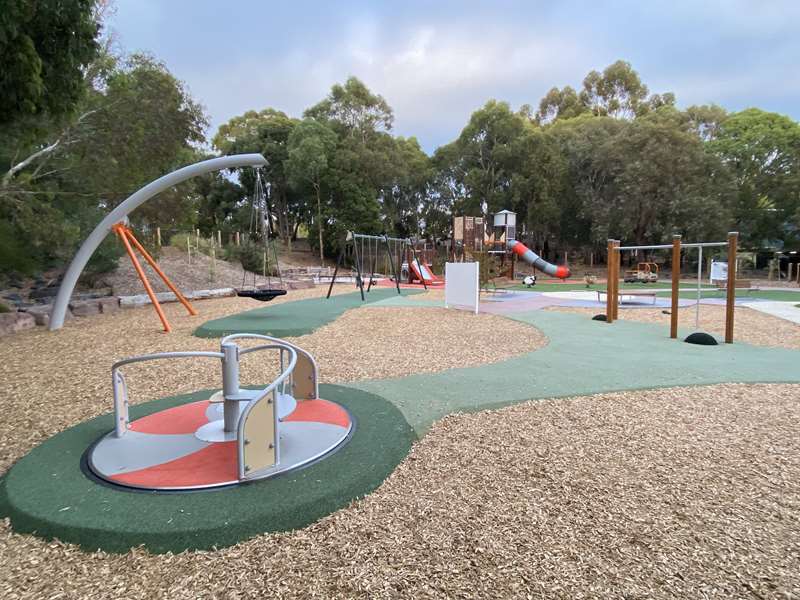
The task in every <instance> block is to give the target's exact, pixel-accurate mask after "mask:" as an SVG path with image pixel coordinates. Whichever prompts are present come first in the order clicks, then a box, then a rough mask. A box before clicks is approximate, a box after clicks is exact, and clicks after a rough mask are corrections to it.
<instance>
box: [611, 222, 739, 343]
mask: <svg viewBox="0 0 800 600" xmlns="http://www.w3.org/2000/svg"><path fill="white" fill-rule="evenodd" d="M738 240H739V234H738V233H737V232H735V231H732V232H730V233H728V240H727V241H726V242H698V243H691V244H682V243H681V236H680V235H674V236H672V244H660V245H655V246H620V242H619V240H608V274H607V279H606V281H607V282H608V283H607V288H608V289H607V290H606V322H607V323H613V322H614V321H615V320H616V319H618V318H619V317H618V315H619V299H620V296H621V295H622V294H621V293H620V290H619V272H620V266H621V264H620V263H621V259H622V252H624V251H634V250H667V249H672V295H671V300H670V302H671V304H670V329H669V336H670V337H671V338H673V339H675V338H677V337H678V308H679V293H680V279H681V250H682V249H683V248H697V249H698V251H699V256H698V273H697V305H696V308H695V327H698V326H699V322H700V294H701V288H700V284H701V279H702V264H703V248H715V247H723V246H726V247H727V248H728V265H733V267H730V266H729V267H728V273H727V286H726V301H725V343H726V344H732V343H733V321H734V304H735V301H736V247H737V244H738ZM695 333H698V332H695ZM693 335H694V334H693ZM704 335H707V334H704ZM689 337H692V336H689ZM697 339H698V337H697V336H695V338H694V339H693V340H690V339H689V338H687V341H690V342H692V343H696V342H694V340H697ZM703 339H705V338H703ZM700 343H704V342H700Z"/></svg>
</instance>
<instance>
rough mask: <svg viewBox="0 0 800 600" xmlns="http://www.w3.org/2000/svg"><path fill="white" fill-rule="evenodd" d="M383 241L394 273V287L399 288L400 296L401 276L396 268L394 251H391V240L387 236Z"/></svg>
mask: <svg viewBox="0 0 800 600" xmlns="http://www.w3.org/2000/svg"><path fill="white" fill-rule="evenodd" d="M383 241H384V242H385V243H386V255H387V256H388V257H389V266H390V267H391V269H392V272H393V273H394V285H395V287H396V288H397V294H398V296H399V295H400V274H399V273H398V272H397V269H396V268H395V266H394V258H393V257H392V251H391V250H390V249H389V238H388V237H387V236H383Z"/></svg>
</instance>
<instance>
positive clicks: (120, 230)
mask: <svg viewBox="0 0 800 600" xmlns="http://www.w3.org/2000/svg"><path fill="white" fill-rule="evenodd" d="M111 229H112V230H113V231H114V233H116V234H117V236H118V237H119V239H120V241H121V242H122V245H123V246H125V252H127V254H128V257H129V258H130V259H131V263H133V268H134V269H135V270H136V274H137V275H138V276H139V279H140V280H141V281H142V285H144V289H145V291H146V292H147V295H148V296H149V298H150V302H151V303H152V305H153V308H154V309H155V311H156V314H157V315H158V318H159V319H161V324H162V325H163V327H164V332H166V333H169V332H170V331H172V327H170V324H169V321H167V316H166V315H165V314H164V311H163V310H161V305H160V304H159V303H158V298H157V297H156V295H155V292H153V286H151V285H150V281H149V280H148V279H147V275H146V274H145V272H144V269H142V265H140V264H139V260H138V259H137V258H136V255H135V254H134V253H133V247H132V246H131V245H133V246H134V247H136V249H137V250H138V251H139V253H140V254H141V255H142V257H143V258H144V259H145V260H146V261H147V263H148V264H149V265H150V266H151V267H152V268H153V270H154V271H155V272H156V274H158V276H159V277H160V278H161V280H162V281H163V282H164V283H165V284H166V286H167V287H168V288H169V289H170V290H171V291H172V293H173V294H175V297H176V298H177V299H178V300H179V301H180V303H181V304H183V305H184V306H185V307H186V310H187V311H189V314H190V315H192V316H195V315H197V311H196V310H195V309H194V307H193V306H192V305H191V303H190V302H189V301H188V300H187V299H186V297H185V296H184V295H183V294H181V292H180V290H178V288H177V287H175V285H174V284H173V283H172V282H171V281H170V280H169V277H167V276H166V275H165V274H164V272H163V271H162V270H161V268H160V267H159V266H158V264H157V263H156V261H155V260H154V259H153V257H152V256H150V254H149V253H148V252H147V250H145V249H144V246H142V245H141V244H140V243H139V240H137V239H136V236H135V235H133V231H131V230H130V228H129V227H128V226H127V225H126V224H125V223H117V224H115V225H113V226H112V227H111Z"/></svg>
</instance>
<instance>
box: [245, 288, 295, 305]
mask: <svg viewBox="0 0 800 600" xmlns="http://www.w3.org/2000/svg"><path fill="white" fill-rule="evenodd" d="M236 295H237V296H239V297H240V298H252V299H253V300H258V301H259V302H269V301H270V300H272V299H274V298H277V297H278V296H285V295H286V290H279V289H270V288H256V289H254V290H236Z"/></svg>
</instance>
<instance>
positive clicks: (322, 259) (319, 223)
mask: <svg viewBox="0 0 800 600" xmlns="http://www.w3.org/2000/svg"><path fill="white" fill-rule="evenodd" d="M314 188H315V189H316V190H317V232H318V233H319V266H320V267H322V266H325V256H324V254H323V251H322V198H321V197H320V193H319V186H318V185H315V186H314Z"/></svg>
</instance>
